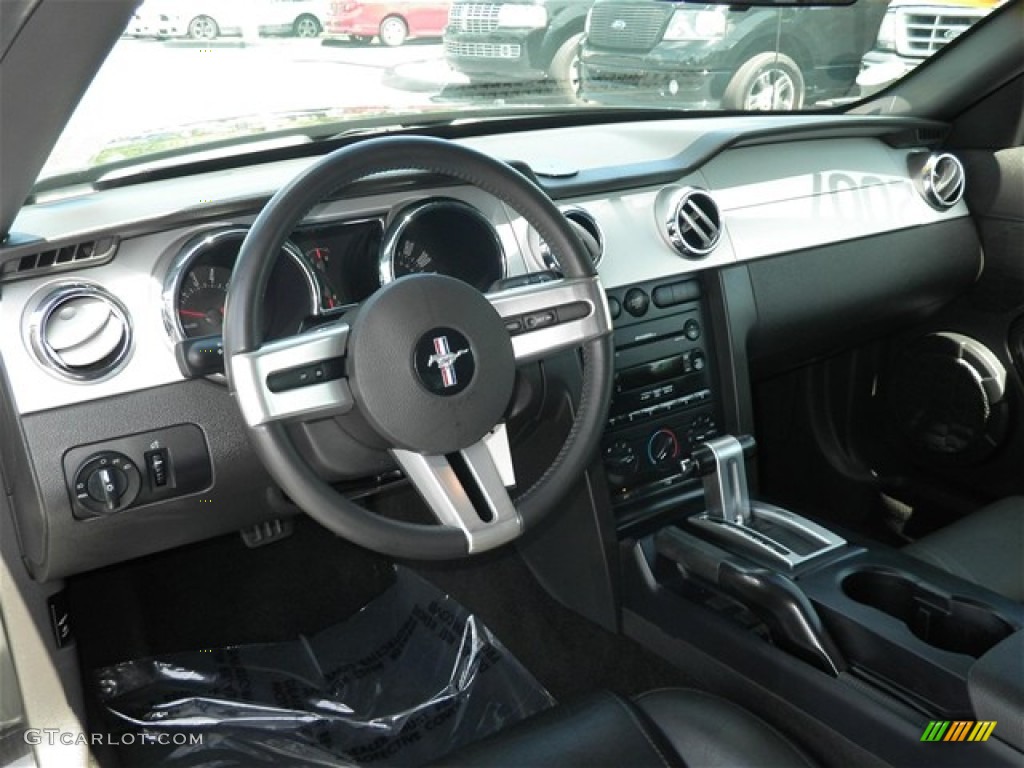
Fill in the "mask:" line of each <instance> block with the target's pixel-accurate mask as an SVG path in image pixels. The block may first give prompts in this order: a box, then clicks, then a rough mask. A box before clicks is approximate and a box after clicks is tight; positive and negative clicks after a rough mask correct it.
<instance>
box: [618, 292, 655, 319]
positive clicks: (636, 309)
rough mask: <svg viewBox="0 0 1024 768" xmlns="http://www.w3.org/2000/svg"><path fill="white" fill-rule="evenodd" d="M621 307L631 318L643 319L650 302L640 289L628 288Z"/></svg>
mask: <svg viewBox="0 0 1024 768" xmlns="http://www.w3.org/2000/svg"><path fill="white" fill-rule="evenodd" d="M623 306H624V307H625V309H626V311H627V312H629V314H631V315H632V316H633V317H643V316H644V315H646V314H647V309H648V308H649V307H650V306H651V300H650V297H648V295H647V293H646V292H645V291H643V290H641V289H640V288H630V289H629V290H628V291H626V296H625V297H624V299H623Z"/></svg>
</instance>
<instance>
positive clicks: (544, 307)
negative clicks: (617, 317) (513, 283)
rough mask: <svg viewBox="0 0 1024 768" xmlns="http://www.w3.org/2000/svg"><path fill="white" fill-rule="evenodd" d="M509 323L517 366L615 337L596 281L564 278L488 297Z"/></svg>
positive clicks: (584, 278) (604, 301) (500, 292)
mask: <svg viewBox="0 0 1024 768" xmlns="http://www.w3.org/2000/svg"><path fill="white" fill-rule="evenodd" d="M487 298H488V299H489V300H490V302H491V304H492V306H493V307H494V308H495V309H496V310H497V311H498V314H499V315H501V317H502V319H503V320H504V321H505V327H506V329H507V330H508V332H509V335H510V336H511V337H512V349H513V352H514V354H515V358H516V362H517V363H524V362H530V361H533V360H539V359H541V358H543V357H548V356H549V355H552V354H554V353H555V352H559V351H561V350H563V349H570V348H573V347H579V346H581V345H582V344H585V343H586V342H588V341H592V340H593V339H597V338H600V337H601V336H604V335H607V334H609V333H611V328H612V322H611V316H610V315H609V313H608V305H607V303H606V299H605V296H604V291H603V290H602V289H601V283H600V281H599V280H598V279H597V278H596V277H578V278H564V279H561V280H555V281H552V282H547V283H539V284H536V285H529V286H522V287H519V288H510V289H508V290H504V291H499V292H495V293H490V294H488V295H487Z"/></svg>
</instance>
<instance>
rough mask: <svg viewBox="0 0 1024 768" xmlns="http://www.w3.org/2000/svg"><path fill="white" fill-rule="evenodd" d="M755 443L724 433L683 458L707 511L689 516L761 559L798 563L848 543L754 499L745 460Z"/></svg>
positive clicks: (684, 470)
mask: <svg viewBox="0 0 1024 768" xmlns="http://www.w3.org/2000/svg"><path fill="white" fill-rule="evenodd" d="M755 447H756V444H755V442H754V438H752V437H750V436H749V435H742V436H740V437H733V436H732V435H724V436H722V437H716V438H714V439H713V440H709V441H707V442H706V443H702V444H701V445H699V446H697V447H696V448H695V449H694V451H693V453H692V455H691V456H690V458H688V459H684V460H683V461H682V462H680V470H681V471H682V473H683V475H684V476H685V477H696V476H698V475H699V476H701V477H702V478H703V482H704V497H705V502H706V504H707V511H706V512H704V514H702V515H697V516H696V517H692V518H690V522H691V523H692V524H693V525H696V526H698V527H699V528H701V529H702V530H705V531H707V532H708V533H710V534H711V535H712V536H714V537H715V538H717V539H720V540H722V541H723V542H727V543H729V544H732V545H735V547H736V548H738V549H740V550H742V551H745V552H747V553H753V554H754V555H756V556H758V557H759V558H761V559H766V560H770V561H771V562H774V563H782V564H784V565H785V566H786V567H788V568H794V567H796V566H797V565H800V564H801V563H805V562H807V561H808V560H811V559H813V558H815V557H818V556H819V555H822V554H824V553H826V552H830V551H832V550H834V549H837V548H839V547H841V546H843V545H845V544H846V541H845V540H844V539H842V538H841V537H839V536H836V535H835V534H834V533H832V531H830V530H828V529H826V528H822V527H821V526H820V525H817V524H815V523H812V522H811V521H810V520H807V519H806V518H803V517H801V516H800V515H796V514H794V513H792V512H788V511H787V510H784V509H780V508H779V507H773V506H771V505H769V504H762V503H752V502H751V500H750V492H749V490H748V488H747V471H746V466H745V459H746V458H747V457H750V456H753V454H754V450H755Z"/></svg>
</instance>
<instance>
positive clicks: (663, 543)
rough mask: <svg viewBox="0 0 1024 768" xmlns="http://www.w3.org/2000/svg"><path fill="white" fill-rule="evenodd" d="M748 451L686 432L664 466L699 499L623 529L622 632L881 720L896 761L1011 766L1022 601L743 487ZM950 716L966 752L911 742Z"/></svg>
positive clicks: (1022, 680)
mask: <svg viewBox="0 0 1024 768" xmlns="http://www.w3.org/2000/svg"><path fill="white" fill-rule="evenodd" d="M753 450H754V444H753V440H752V439H750V438H735V437H732V436H727V435H726V436H720V437H717V438H714V439H712V440H709V441H705V442H704V443H700V444H696V445H691V446H689V455H687V456H684V457H683V458H682V459H681V460H680V462H679V466H678V467H677V470H678V478H679V482H686V481H688V480H696V479H697V478H699V479H700V481H701V482H702V484H703V496H704V510H703V511H701V512H693V511H692V510H691V509H682V508H680V510H679V512H678V514H677V515H676V516H675V518H673V519H671V520H668V521H665V520H663V519H661V518H659V520H658V528H657V529H656V530H655V531H654V532H653V533H648V534H646V535H641V536H640V537H638V538H636V539H629V538H627V539H626V540H625V541H624V552H625V554H626V560H625V563H624V573H625V582H624V583H625V589H624V593H625V594H624V596H623V606H624V620H623V623H624V626H626V628H627V631H629V632H630V634H632V635H633V636H634V637H636V638H637V639H639V640H641V641H642V642H645V643H646V644H648V645H649V646H651V647H654V648H656V649H658V650H660V651H661V652H662V653H663V654H665V655H666V656H668V657H669V658H672V657H673V655H674V654H686V655H692V654H693V653H694V652H695V651H702V652H704V653H708V654H710V655H711V656H712V657H715V658H716V659H719V660H722V661H723V662H724V663H725V664H727V665H728V666H729V667H731V668H732V669H733V670H737V671H742V673H743V674H745V675H746V676H747V677H749V678H753V679H754V680H757V681H759V682H760V683H761V684H762V685H764V686H767V687H769V688H776V689H778V690H780V692H784V695H786V696H787V697H789V696H792V697H794V701H795V703H797V704H798V705H799V706H800V707H802V708H803V709H804V710H805V711H808V712H818V713H821V712H828V713H829V715H828V717H833V716H834V719H833V721H832V725H833V727H836V728H839V729H841V730H842V729H847V728H848V729H849V730H850V734H849V736H850V737H851V738H855V739H857V738H859V736H857V735H856V733H864V732H866V730H870V731H873V732H876V733H878V734H883V733H887V732H888V735H889V741H885V740H883V741H884V743H877V744H875V747H877V752H878V753H879V754H887V757H889V758H891V759H892V760H893V761H894V762H896V763H907V762H909V763H918V764H919V763H920V762H921V761H922V760H927V762H928V763H929V764H933V765H939V764H949V765H964V764H981V763H980V762H977V761H981V762H984V763H985V764H993V765H997V764H1004V763H1006V764H1014V761H1017V762H1016V764H1018V765H1019V760H1020V753H1021V752H1022V751H1024V728H1021V727H1019V725H1018V724H1017V721H1018V720H1019V706H1020V704H1021V703H1024V670H1022V662H1021V656H1020V653H1019V651H1020V650H1021V649H1024V606H1022V605H1021V604H1020V603H1017V602H1015V601H1012V600H1009V599H1008V598H1005V597H1003V596H1002V595H999V594H996V593H993V592H990V591H988V590H986V589H984V588H982V587H979V586H978V585H975V584H972V583H969V582H966V581H964V580H962V579H960V578H958V577H956V576H954V575H952V574H950V573H947V572H945V571H941V570H939V569H936V568H934V567H933V566H931V565H929V564H927V563H924V562H921V561H918V560H916V559H914V558H913V557H910V556H908V555H906V554H904V553H902V552H900V551H898V550H892V549H889V548H885V547H880V546H876V545H874V544H865V545H861V544H858V543H856V542H849V541H846V540H844V539H843V538H842V537H840V536H838V535H837V534H836V533H835V532H833V531H830V530H828V529H826V528H824V527H822V526H820V525H817V524H816V523H814V522H812V521H810V520H808V519H806V518H804V517H802V516H800V515H797V514H794V513H792V512H789V511H787V510H783V509H779V508H777V507H773V506H770V505H766V504H762V503H760V502H757V501H753V500H751V499H750V496H749V493H748V490H747V485H746V473H745V459H746V457H748V456H750V455H751V454H752V452H753ZM694 646H696V648H695V647H694ZM780 653H781V656H780V655H779V654H780ZM1008 662H1009V663H1008ZM782 670H785V675H786V677H783V676H782ZM822 673H824V674H822ZM787 680H788V681H789V682H787ZM779 686H781V688H779ZM797 698H799V699H800V701H796V699H797ZM880 701H885V702H886V703H887V708H888V709H886V708H879V706H878V702H880ZM887 711H888V712H889V715H888V716H883V714H884V713H885V712H887ZM897 711H898V712H900V713H901V717H896V716H895V715H893V714H892V713H894V712H897ZM880 713H882V714H880ZM886 717H888V719H886ZM858 721H859V722H860V725H859V727H858V726H857V725H856V723H858ZM950 722H952V723H954V725H955V726H956V728H957V729H959V730H956V731H955V733H954V736H956V738H959V735H958V734H961V732H962V733H963V735H964V737H965V739H967V734H968V730H967V729H968V727H970V728H971V729H972V730H970V734H974V736H976V737H977V738H973V737H972V738H970V739H969V740H971V741H974V742H978V743H977V744H976V745H973V746H972V749H974V750H975V751H974V752H972V753H970V755H965V754H963V753H959V756H958V755H957V754H953V753H933V752H929V753H928V754H927V755H925V754H924V753H921V752H919V751H917V750H919V749H920V744H921V742H925V741H929V740H931V741H934V740H937V739H930V738H925V736H926V735H927V734H928V731H926V730H925V729H926V726H928V725H929V724H932V725H934V724H935V723H946V724H947V725H948V724H949V723H950ZM993 724H994V725H993ZM936 727H938V726H936ZM950 727H952V726H950ZM986 728H988V732H986V731H985V729H986ZM901 729H902V730H901ZM915 729H917V730H916V735H915V734H914V730H915ZM993 729H995V732H996V733H995V736H996V737H995V738H993V739H991V740H989V739H988V735H990V734H991V733H992V732H993ZM922 734H925V735H922ZM982 736H984V738H982ZM961 740H963V739H961ZM981 742H984V743H981Z"/></svg>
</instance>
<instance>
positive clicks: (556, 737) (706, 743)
mask: <svg viewBox="0 0 1024 768" xmlns="http://www.w3.org/2000/svg"><path fill="white" fill-rule="evenodd" d="M813 764H814V763H812V762H811V760H810V759H809V758H808V757H807V756H806V755H805V754H804V753H803V752H802V751H801V750H800V749H799V748H798V747H797V746H796V745H794V744H793V743H792V742H790V741H789V740H788V739H786V737H785V736H783V735H782V734H780V733H779V732H778V731H776V730H775V729H774V728H772V727H771V726H770V725H768V724H767V723H765V722H764V721H763V720H760V719H759V718H757V717H756V716H754V715H753V714H751V713H750V712H748V711H747V710H745V709H742V708H741V707H738V706H736V705H735V704H731V703H730V702H728V701H726V700H724V699H720V698H718V697H716V696H711V695H709V694H706V693H702V692H700V691H694V690H684V689H664V690H659V691H652V692H651V693H646V694H644V695H642V696H639V697H637V698H636V699H633V700H632V701H630V700H627V699H624V698H622V697H620V696H616V695H615V694H612V693H607V692H602V693H599V694H595V695H593V696H591V697H589V698H587V699H585V700H584V701H582V702H580V703H578V704H569V705H562V706H558V707H555V708H554V709H549V710H547V711H546V712H542V713H541V714H539V715H537V716H535V717H531V718H529V719H527V720H524V721H522V722H521V723H518V724H517V725H514V726H512V727H511V728H508V729H507V730H504V731H502V732H500V733H498V734H496V735H495V736H492V737H491V738H489V739H485V740H483V741H480V742H478V743H476V744H473V745H471V746H469V747H468V748H466V749H463V750H459V751H457V752H455V753H453V754H451V755H448V756H447V757H445V758H444V759H442V760H441V761H439V763H438V765H446V766H462V767H465V766H473V767H474V768H476V767H477V766H481V767H482V768H499V766H500V767H501V768H513V767H515V768H535V767H536V768H547V767H548V766H550V767H551V768H574V767H575V766H578V767H579V768H595V767H597V766H608V767H609V768H613V767H614V768H622V767H623V766H629V768H647V767H648V766H650V767H651V768H666V767H673V766H680V767H682V766H689V767H692V768H695V767H697V766H721V767H722V768H725V767H726V766H728V768H743V766H802V767H803V766H811V765H813Z"/></svg>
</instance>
